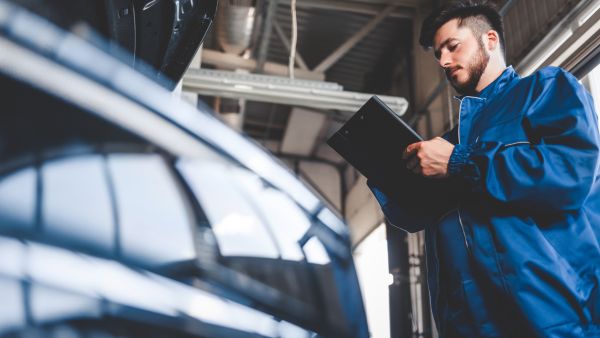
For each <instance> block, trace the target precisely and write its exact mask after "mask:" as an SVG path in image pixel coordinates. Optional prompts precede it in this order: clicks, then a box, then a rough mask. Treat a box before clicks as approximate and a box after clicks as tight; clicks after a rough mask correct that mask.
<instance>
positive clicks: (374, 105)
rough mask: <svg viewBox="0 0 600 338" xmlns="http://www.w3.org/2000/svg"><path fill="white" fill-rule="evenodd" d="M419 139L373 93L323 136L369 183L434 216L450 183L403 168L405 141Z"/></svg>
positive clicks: (448, 195) (417, 212) (447, 195)
mask: <svg viewBox="0 0 600 338" xmlns="http://www.w3.org/2000/svg"><path fill="white" fill-rule="evenodd" d="M419 141H423V138H422V137H421V136H420V135H419V134H418V133H417V132H415V131H414V130H413V129H412V128H411V127H410V126H409V125H407V124H406V123H405V122H404V121H402V119H401V118H400V117H399V116H398V115H397V114H396V113H395V112H394V111H393V110H392V109H391V108H389V107H388V106H387V105H386V104H385V103H384V102H383V101H381V99H379V98H378V97H377V96H373V97H372V98H371V99H369V101H367V102H366V103H365V104H364V105H363V106H362V107H361V108H360V109H359V110H358V111H357V112H356V113H355V114H354V115H353V116H352V117H351V118H350V119H349V120H348V121H347V122H346V123H345V124H344V125H343V126H342V127H341V128H340V129H339V130H338V131H337V132H336V133H335V134H333V135H332V136H331V137H330V138H329V139H328V140H327V144H328V145H329V146H330V147H332V148H333V149H334V150H335V151H336V152H337V153H338V154H340V155H341V156H342V157H343V158H344V159H345V160H346V161H348V163H350V164H351V165H352V166H353V167H354V168H356V169H357V170H358V171H359V172H360V173H361V174H363V175H364V176H365V177H366V178H367V179H368V180H369V184H370V185H374V186H376V187H377V188H378V189H379V190H381V191H382V192H384V193H385V194H386V195H387V196H388V197H390V198H392V199H394V200H395V201H396V202H398V203H400V204H402V205H403V206H405V207H407V208H408V209H410V210H411V212H413V213H415V215H416V216H418V215H422V216H427V217H426V218H428V219H429V218H431V217H433V218H435V217H437V216H439V214H441V213H443V212H445V211H447V210H448V204H449V203H450V202H451V201H452V196H451V195H452V194H451V192H450V190H449V189H450V184H451V183H450V182H448V181H449V180H439V179H430V178H424V177H423V176H420V175H417V174H414V173H412V172H410V171H409V170H408V169H407V168H406V160H403V159H402V153H403V152H404V150H405V149H406V147H407V146H408V145H409V144H412V143H415V142H419ZM438 209H439V210H438ZM415 215H412V216H413V217H412V218H415V217H416V216H415ZM416 218H418V217H416Z"/></svg>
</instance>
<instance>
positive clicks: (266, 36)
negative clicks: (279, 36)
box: [256, 0, 278, 73]
mask: <svg viewBox="0 0 600 338" xmlns="http://www.w3.org/2000/svg"><path fill="white" fill-rule="evenodd" d="M277 1H278V0H270V1H269V6H268V7H267V14H266V15H265V21H264V26H263V31H262V34H261V37H260V45H259V47H258V56H257V57H256V60H257V64H256V71H257V72H258V73H262V72H263V70H264V67H265V62H266V60H267V54H268V53H269V43H270V42H271V32H272V31H273V22H275V12H276V11H277Z"/></svg>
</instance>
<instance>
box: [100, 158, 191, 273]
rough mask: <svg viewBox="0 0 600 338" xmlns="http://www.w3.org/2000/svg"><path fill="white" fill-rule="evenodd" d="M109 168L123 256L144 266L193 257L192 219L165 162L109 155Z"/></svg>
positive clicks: (157, 159) (158, 159)
mask: <svg viewBox="0 0 600 338" xmlns="http://www.w3.org/2000/svg"><path fill="white" fill-rule="evenodd" d="M108 167H109V169H110V175H111V179H112V185H113V187H114V188H113V189H114V192H115V205H116V208H117V217H118V237H119V239H120V249H121V252H122V255H123V257H124V258H125V259H128V260H133V261H136V262H140V263H142V264H143V265H146V266H148V265H149V266H160V265H164V264H169V263H175V262H180V261H185V260H190V259H193V258H194V257H195V249H194V243H193V237H192V228H193V218H192V215H191V212H190V210H189V208H188V207H187V205H186V203H185V202H186V201H185V200H184V197H183V195H182V192H181V191H180V189H179V188H178V185H177V183H176V181H175V180H174V177H173V174H172V172H170V169H169V168H168V166H167V164H166V163H165V160H164V159H163V158H162V157H161V156H160V155H152V154H111V155H109V156H108Z"/></svg>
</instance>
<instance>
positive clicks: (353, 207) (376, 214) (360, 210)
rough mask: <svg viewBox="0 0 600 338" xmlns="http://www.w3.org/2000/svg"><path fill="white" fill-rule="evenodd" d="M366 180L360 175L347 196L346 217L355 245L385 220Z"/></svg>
mask: <svg viewBox="0 0 600 338" xmlns="http://www.w3.org/2000/svg"><path fill="white" fill-rule="evenodd" d="M366 181H367V180H366V178H365V177H364V176H360V177H359V179H358V180H357V181H356V183H355V184H354V186H353V187H352V189H350V191H349V192H348V195H347V196H346V214H345V215H344V217H345V218H346V220H347V221H348V223H349V226H350V234H351V238H352V244H353V245H356V244H357V243H358V242H359V241H361V240H362V239H363V238H365V236H367V235H368V234H369V233H370V232H371V231H372V230H373V229H375V227H377V226H378V225H379V224H381V221H382V220H383V213H382V212H381V209H380V208H379V204H378V203H377V200H376V199H375V196H373V194H372V193H371V190H370V189H369V187H367V183H366Z"/></svg>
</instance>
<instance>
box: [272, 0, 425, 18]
mask: <svg viewBox="0 0 600 338" xmlns="http://www.w3.org/2000/svg"><path fill="white" fill-rule="evenodd" d="M280 4H281V5H284V6H288V7H289V6H290V1H289V0H282V1H280ZM386 6H387V4H372V3H358V2H350V1H347V0H301V1H298V2H297V4H296V7H297V8H304V9H311V8H314V9H325V10H332V11H341V12H350V13H358V14H365V15H377V14H379V13H381V11H382V10H383V9H384V8H386ZM389 16H390V17H393V18H404V19H412V18H413V17H414V16H415V9H414V7H413V6H412V5H408V6H406V5H403V4H396V9H395V10H394V11H392V12H391V13H390V15H389Z"/></svg>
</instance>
